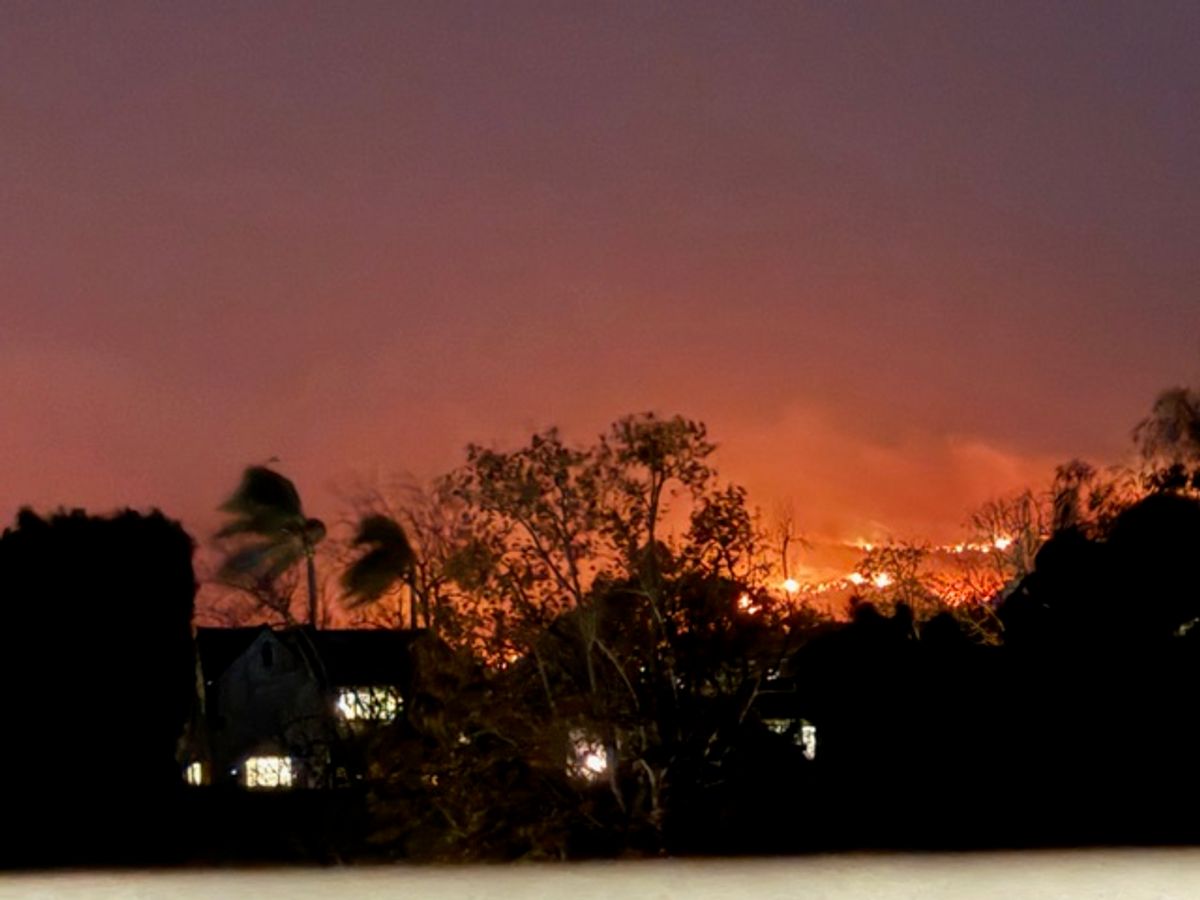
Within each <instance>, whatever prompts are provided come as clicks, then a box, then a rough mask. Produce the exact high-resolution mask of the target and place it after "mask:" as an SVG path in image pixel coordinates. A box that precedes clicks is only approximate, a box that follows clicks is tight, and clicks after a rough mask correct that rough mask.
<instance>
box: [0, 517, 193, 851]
mask: <svg viewBox="0 0 1200 900" xmlns="http://www.w3.org/2000/svg"><path fill="white" fill-rule="evenodd" d="M192 550H193V544H192V540H191V538H189V537H188V535H187V534H186V533H184V531H183V529H182V528H181V527H180V526H179V525H178V524H177V523H174V522H171V521H169V520H168V519H166V518H164V517H163V516H162V515H160V514H158V513H153V514H151V515H141V514H138V513H134V512H124V513H121V514H118V515H116V516H113V517H111V518H98V517H93V516H87V515H85V514H84V513H83V512H80V511H76V512H71V513H60V514H58V515H53V516H50V517H49V518H41V517H39V516H37V515H35V514H34V513H32V512H29V511H24V512H22V513H21V514H20V515H19V516H18V517H17V522H16V526H15V527H14V528H10V529H7V530H5V532H4V534H3V537H0V604H2V606H3V609H4V628H3V631H2V632H0V634H2V637H0V695H2V697H3V703H2V705H3V708H4V711H5V726H4V727H5V736H4V740H3V741H2V742H0V784H2V786H3V788H2V790H3V798H4V816H5V820H6V829H5V839H4V841H3V842H0V859H3V861H5V862H6V863H8V864H13V863H18V864H33V865H47V864H65V863H72V864H83V863H86V864H97V863H118V862H119V863H127V864H131V863H139V862H149V861H161V860H163V859H167V858H170V856H171V854H173V853H178V852H180V850H181V848H180V846H179V843H180V842H179V835H178V832H177V829H178V828H179V827H180V826H181V823H180V822H179V820H178V815H177V814H178V811H179V805H178V804H179V801H180V798H181V795H182V794H183V785H182V782H181V780H180V777H179V768H178V766H177V764H176V761H175V752H176V742H177V741H178V739H179V736H180V734H181V732H182V730H183V725H184V722H185V720H186V718H187V716H188V715H189V714H190V712H191V710H192V704H193V697H194V696H195V691H196V670H195V664H194V658H193V653H192V632H191V619H192V605H193V599H194V596H195V593H196V582H195V578H194V576H193V573H192Z"/></svg>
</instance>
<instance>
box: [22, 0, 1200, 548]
mask: <svg viewBox="0 0 1200 900" xmlns="http://www.w3.org/2000/svg"><path fill="white" fill-rule="evenodd" d="M1198 46H1200V4H1196V3H1194V2H1191V0H1182V2H1173V0H1156V2H1152V3H1134V2H1120V3H1112V2H1102V0H1086V2H1049V0H1041V2H1020V0H1014V2H1007V3H994V2H973V0H948V2H939V0H921V2H884V0H880V2H873V3H862V2H853V0H840V2H812V3H797V2H780V3H771V2H745V3H726V2H721V3H710V2H704V0H689V2H687V3H656V2H649V0H638V2H630V3H612V2H568V0H560V2H545V3H523V2H516V0H511V2H510V0H506V2H503V3H494V2H475V3H465V2H452V0H437V2H428V3H426V2H406V3H395V2H390V0H389V2H370V0H360V2H355V3H353V4H328V3H315V2H314V3H310V2H305V0H291V2H287V3H271V2H262V3H254V4H245V3H232V2H211V3H203V4H197V3H189V2H167V0H163V2H156V3H150V2H121V0H114V2H111V3H106V4H79V3H57V2H52V0H36V2H24V0H7V2H5V3H3V4H0V521H3V522H11V520H12V516H13V514H14V513H15V512H16V510H17V509H18V508H19V507H21V506H23V505H32V506H33V507H35V508H36V509H39V510H49V509H52V508H54V507H57V506H59V505H65V506H68V507H86V508H88V509H89V510H92V511H96V512H104V511H108V510H111V509H114V508H116V507H120V506H127V505H128V506H133V507H135V508H147V507H151V506H157V507H160V508H161V509H163V510H164V511H165V512H166V513H168V514H169V515H172V516H174V517H177V518H180V519H181V520H182V521H183V522H184V524H185V526H187V527H188V528H189V530H191V531H192V533H193V534H194V535H195V536H196V537H197V539H198V540H199V541H201V542H202V543H203V542H204V541H206V540H207V539H208V537H209V536H210V535H211V533H212V531H213V530H214V528H215V527H216V526H217V524H218V523H219V520H220V519H219V515H218V514H217V513H216V511H215V507H216V506H217V505H218V504H219V503H220V502H221V501H222V500H223V499H224V498H225V497H226V496H227V495H228V494H229V493H230V492H231V491H232V490H233V488H234V487H235V485H236V483H237V481H238V477H239V474H240V472H241V470H242V468H243V467H244V466H246V465H248V464H251V463H263V462H266V461H267V460H269V459H271V458H276V459H278V463H277V464H276V465H277V467H278V468H279V469H280V470H281V471H283V472H284V473H285V474H287V475H289V476H290V477H291V478H293V480H294V481H295V482H296V484H297V485H298V487H299V489H300V491H301V493H302V494H303V496H304V498H305V501H306V505H307V507H308V509H309V512H310V513H312V514H316V515H320V516H323V517H326V518H330V519H333V518H336V516H337V515H338V514H339V511H340V510H341V509H343V508H344V507H343V506H342V504H341V501H340V500H339V499H338V486H339V485H345V484H346V483H347V482H349V481H351V480H353V479H355V478H362V477H367V478H370V477H375V476H376V475H378V474H381V473H392V472H397V471H409V472H412V473H414V474H416V475H417V476H419V477H426V476H432V475H435V474H438V473H441V472H444V471H447V470H449V469H450V468H453V467H454V466H456V465H457V464H459V463H460V462H461V461H462V459H463V448H464V446H465V445H466V444H467V443H468V442H471V441H475V442H480V443H484V444H491V445H495V446H498V447H513V446H516V445H517V444H519V443H520V442H521V441H523V440H524V439H526V438H527V437H528V436H529V434H530V433H532V432H533V431H534V430H537V429H541V428H544V427H547V426H550V425H558V426H560V427H562V428H563V429H564V431H565V432H566V433H567V434H568V435H570V436H572V437H574V438H577V439H579V440H588V439H590V438H592V437H594V436H595V435H596V434H598V433H599V432H600V431H602V430H603V429H604V428H605V426H606V425H607V424H608V423H609V422H611V421H613V420H614V419H616V418H617V417H619V416H621V415H623V414H626V413H630V412H638V411H643V410H654V411H657V412H659V413H662V414H672V413H676V412H679V413H683V414H685V415H687V416H689V417H692V418H696V419H700V420H703V421H704V422H706V423H707V425H708V428H709V432H710V435H711V437H712V438H713V439H714V440H715V441H716V442H717V443H718V444H719V445H720V449H719V450H718V455H717V459H716V461H717V464H718V467H719V469H720V471H721V473H722V475H723V476H725V477H727V478H729V479H732V480H735V481H737V482H740V483H742V484H744V485H746V486H747V487H748V488H749V489H750V492H751V497H752V499H753V500H754V501H755V502H757V503H758V504H760V505H762V506H763V507H764V509H768V510H769V509H773V508H774V507H775V506H777V505H779V504H790V505H791V506H792V508H793V510H794V512H795V516H796V520H797V522H798V524H799V525H800V527H801V528H802V529H803V530H805V532H806V533H808V534H810V535H814V536H821V537H826V538H832V539H841V538H846V539H849V538H851V537H853V536H856V535H864V534H866V535H871V536H878V535H886V534H894V535H897V536H911V537H920V538H927V539H931V540H942V539H947V538H949V537H952V536H953V535H956V534H958V533H959V532H960V531H961V526H962V525H963V522H964V520H965V519H966V516H967V514H968V512H969V511H970V510H971V509H972V508H973V507H975V506H977V505H978V504H980V503H981V502H983V501H985V500H987V499H989V498H991V497H995V496H998V495H1002V494H1005V493H1007V492H1010V491H1012V490H1014V489H1017V488H1020V487H1023V486H1027V485H1037V484H1042V483H1044V482H1046V481H1047V480H1048V478H1049V476H1050V474H1051V472H1052V469H1053V467H1054V465H1056V464H1057V463H1060V462H1063V461H1065V460H1066V459H1069V458H1071V457H1083V458H1087V459H1091V460H1094V461H1098V462H1116V461H1119V460H1120V459H1121V458H1123V456H1125V455H1126V454H1127V453H1128V452H1129V450H1130V440H1129V432H1130V429H1131V428H1132V427H1133V425H1134V424H1135V423H1136V422H1137V421H1138V419H1139V418H1140V417H1141V416H1142V415H1144V414H1145V413H1146V412H1148V410H1149V407H1150V405H1151V403H1152V401H1153V399H1154V396H1155V394H1156V393H1157V392H1158V391H1159V390H1160V389H1163V388H1166V387H1170V386H1173V385H1176V384H1192V385H1198V384H1200V291H1198V287H1200V253H1197V247H1198V246H1200V176H1198V173H1197V160H1200V116H1198V115H1197V114H1196V111H1197V110H1198V109H1200V53H1197V52H1196V48H1197V47H1198Z"/></svg>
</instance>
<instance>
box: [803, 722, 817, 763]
mask: <svg viewBox="0 0 1200 900" xmlns="http://www.w3.org/2000/svg"><path fill="white" fill-rule="evenodd" d="M800 746H801V747H803V748H804V758H805V759H816V757H817V726H816V725H810V724H809V723H808V722H805V723H804V724H803V725H801V726H800Z"/></svg>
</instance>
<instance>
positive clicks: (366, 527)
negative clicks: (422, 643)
mask: <svg viewBox="0 0 1200 900" xmlns="http://www.w3.org/2000/svg"><path fill="white" fill-rule="evenodd" d="M353 546H355V547H366V548H368V549H367V552H366V553H364V554H363V555H362V556H360V557H359V558H358V559H357V560H356V561H355V562H354V563H353V565H351V566H350V568H349V569H347V570H346V571H345V572H344V573H343V574H342V587H344V588H345V590H346V593H345V598H344V602H345V604H346V606H348V607H350V608H351V609H353V608H354V607H357V606H366V605H367V604H370V603H374V602H376V601H377V600H379V598H380V597H382V596H383V595H384V594H385V593H387V592H388V591H389V590H391V589H392V588H393V587H395V586H396V585H398V584H407V585H408V586H409V588H410V589H411V588H412V582H413V575H414V573H415V571H416V562H417V557H416V554H415V553H414V552H413V548H412V544H411V543H409V540H408V535H407V534H405V532H404V528H403V527H401V525H400V524H399V523H398V522H396V521H395V520H394V519H391V518H388V517H387V516H383V515H378V514H376V515H370V516H365V517H364V518H363V519H362V520H361V521H360V522H359V523H358V533H357V534H356V535H355V536H354V541H353ZM424 614H425V626H426V627H429V610H428V609H425V610H424ZM409 621H410V623H411V625H412V627H413V628H416V627H417V608H416V599H415V597H414V598H411V599H410V603H409Z"/></svg>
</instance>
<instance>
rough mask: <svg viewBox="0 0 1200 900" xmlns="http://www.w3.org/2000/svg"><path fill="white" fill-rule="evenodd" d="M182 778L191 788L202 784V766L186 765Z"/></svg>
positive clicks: (195, 763)
mask: <svg viewBox="0 0 1200 900" xmlns="http://www.w3.org/2000/svg"><path fill="white" fill-rule="evenodd" d="M184 778H186V779H187V783H188V784H190V785H193V786H196V785H201V784H204V765H203V764H202V763H200V762H192V763H188V767H187V770H186V771H185V772H184Z"/></svg>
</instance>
